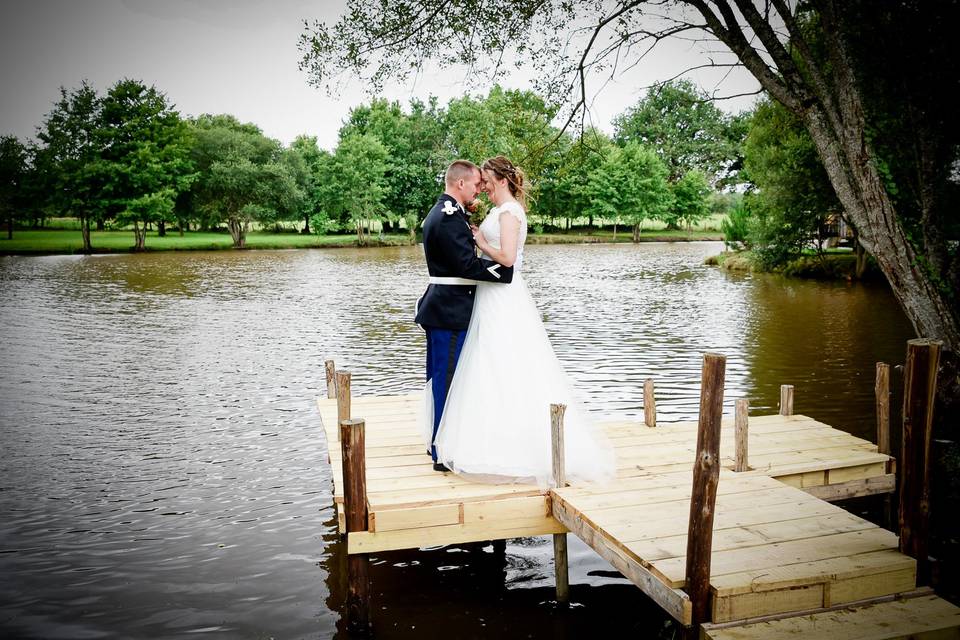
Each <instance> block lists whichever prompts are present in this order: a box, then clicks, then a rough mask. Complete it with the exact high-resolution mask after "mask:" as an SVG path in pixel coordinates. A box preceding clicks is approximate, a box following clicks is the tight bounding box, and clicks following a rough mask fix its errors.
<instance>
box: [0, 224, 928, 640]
mask: <svg viewBox="0 0 960 640" xmlns="http://www.w3.org/2000/svg"><path fill="white" fill-rule="evenodd" d="M720 248H721V245H719V244H717V243H678V244H656V243H653V244H644V245H640V246H638V247H634V246H626V245H607V246H575V245H574V246H531V247H529V248H528V249H527V252H526V257H525V274H526V276H527V278H526V279H527V282H528V284H529V286H530V288H531V291H532V293H533V295H534V297H535V299H536V301H537V303H538V306H539V307H540V309H541V311H542V312H543V315H544V318H545V323H546V328H547V331H548V333H549V334H550V337H551V339H552V341H553V344H554V347H555V350H556V352H557V355H558V356H559V357H560V359H561V361H562V362H563V363H564V366H565V367H566V368H567V370H568V371H569V373H570V375H571V377H572V378H573V380H574V382H575V384H576V386H577V387H578V388H579V389H580V390H581V391H582V392H583V393H584V396H585V401H586V404H587V407H588V409H590V410H591V411H592V412H594V413H595V414H596V415H597V416H598V417H599V416H604V415H617V416H630V417H634V418H637V417H639V416H640V415H641V411H642V406H641V398H642V387H643V381H644V379H645V378H648V377H653V378H655V380H656V385H657V399H658V403H657V406H658V410H659V413H660V416H659V420H660V421H661V422H671V421H677V420H690V419H694V418H695V417H696V415H697V402H698V397H699V380H700V366H701V358H702V354H703V352H705V351H717V352H720V353H723V354H725V355H727V358H728V360H727V393H726V411H727V412H728V413H732V408H733V402H734V400H735V399H736V398H737V397H748V398H749V399H750V401H751V406H752V409H753V411H754V412H755V413H759V412H767V411H773V410H775V407H776V403H777V399H778V397H779V396H778V387H779V385H780V384H782V383H791V384H794V385H795V386H796V393H797V399H796V409H797V411H798V412H801V413H806V414H808V415H811V416H814V417H816V418H818V419H821V420H824V421H827V422H830V423H832V424H835V425H837V426H840V427H842V428H844V429H848V430H850V431H852V432H854V433H857V434H858V435H862V436H864V437H868V438H871V439H872V437H873V435H872V428H873V427H872V424H873V422H872V420H873V418H872V415H873V413H872V412H873V390H872V389H873V367H874V363H875V362H876V361H877V360H886V361H888V362H890V363H891V364H898V363H900V362H902V359H903V351H904V341H905V340H906V339H907V338H909V337H911V335H910V334H911V332H910V328H909V326H908V325H907V323H906V321H905V320H904V319H903V316H902V314H901V313H900V312H899V309H898V308H897V305H896V303H895V301H894V300H893V298H892V296H891V295H890V294H889V292H888V291H886V290H885V289H884V288H882V287H878V286H871V285H855V286H850V285H846V284H840V285H837V284H821V283H814V282H804V281H787V280H783V279H780V278H775V277H766V276H752V275H746V276H744V275H735V274H727V273H724V272H722V271H720V270H718V269H716V268H711V267H705V266H703V265H702V261H703V258H704V257H706V256H707V255H710V254H712V253H716V252H718V251H719V250H720ZM425 277H426V276H425V273H424V267H423V258H422V251H421V249H420V248H419V247H398V248H385V249H370V250H365V251H355V250H349V249H347V250H324V251H281V252H269V251H257V252H254V251H250V252H229V251H223V252H212V253H194V252H190V253H184V254H177V253H157V254H147V255H141V256H132V255H117V256H94V257H72V256H60V257H45V258H0V289H2V294H3V295H2V296H0V326H2V327H4V342H3V344H2V347H0V348H2V354H3V363H4V366H3V367H0V448H2V451H3V456H0V513H2V514H3V517H2V518H0V630H2V631H3V632H4V634H5V636H9V637H44V638H100V637H117V636H121V637H153V638H167V637H169V638H174V637H183V636H184V635H186V634H194V633H203V634H204V635H214V636H218V637H228V638H234V637H237V638H267V637H278V638H326V637H332V636H335V635H336V636H341V637H343V636H345V632H344V630H343V628H342V625H343V622H342V620H341V617H342V612H343V603H344V593H345V587H346V585H345V577H344V571H343V566H342V565H343V547H342V544H341V543H340V541H339V539H338V535H337V533H336V526H335V522H334V520H333V507H332V496H331V490H332V480H331V471H330V468H329V466H328V465H327V464H326V463H325V452H326V449H325V443H324V442H323V435H322V431H321V430H320V428H319V424H318V417H317V414H316V408H315V405H314V397H315V395H316V394H317V391H318V390H319V389H322V388H323V387H324V372H323V360H324V359H325V358H331V357H332V358H334V359H335V360H336V362H337V365H338V367H339V368H341V369H344V370H349V371H351V372H352V373H353V381H352V382H353V390H354V393H356V394H391V393H411V392H414V391H416V390H418V389H420V388H421V387H422V384H423V373H422V370H423V360H424V342H423V334H422V332H421V331H420V330H419V329H418V328H417V327H416V326H415V325H413V323H412V322H411V318H412V315H413V307H414V303H415V302H416V300H417V298H418V297H419V296H420V294H421V293H422V291H423V289H424V286H425ZM893 387H894V389H897V388H898V387H897V384H896V382H895V383H894V385H893ZM893 406H894V407H896V406H898V401H897V400H896V399H895V400H894V402H893ZM570 571H571V576H570V578H571V594H572V601H573V603H574V604H573V606H571V607H570V608H569V609H560V608H557V607H556V605H555V603H554V602H553V597H554V594H553V588H554V582H553V569H552V547H551V544H550V539H549V538H531V539H524V540H512V541H510V543H509V544H508V545H507V548H506V553H505V554H504V555H502V556H497V554H494V553H493V551H492V548H491V547H487V548H486V549H482V548H481V549H478V548H475V547H474V546H471V545H462V546H453V547H444V548H439V549H428V550H424V551H419V552H418V551H397V552H391V553H383V554H378V555H377V556H376V557H375V559H374V561H373V566H372V568H371V575H372V581H373V582H372V585H373V603H374V608H373V618H374V624H375V631H376V634H377V636H378V637H381V638H419V637H424V636H425V635H435V634H439V633H442V634H444V635H446V636H450V637H458V638H471V637H476V638H487V637H498V638H502V640H508V639H512V638H528V637H555V638H566V637H570V638H572V637H582V636H586V635H595V634H597V633H604V632H608V633H609V634H610V635H613V636H622V635H625V633H631V634H633V635H636V636H639V637H652V638H658V637H662V638H667V637H670V635H671V633H672V632H673V627H672V626H671V624H670V622H669V620H668V619H667V617H666V616H665V615H664V614H663V613H662V612H661V611H660V609H659V608H658V607H657V606H656V605H654V604H653V603H652V602H651V601H649V600H647V599H646V598H645V597H644V596H643V595H642V594H641V593H640V591H639V590H638V589H636V588H635V587H634V586H632V585H631V584H629V583H628V582H627V581H626V580H625V579H624V578H623V577H622V576H620V575H619V574H618V573H617V572H615V571H613V570H612V569H611V567H610V566H609V564H607V563H606V562H605V561H604V560H602V559H600V558H599V557H598V556H596V554H594V553H593V552H592V551H591V550H590V549H588V548H587V547H585V546H584V545H583V544H582V543H581V542H580V541H579V540H578V539H576V538H575V537H573V536H571V537H570Z"/></svg>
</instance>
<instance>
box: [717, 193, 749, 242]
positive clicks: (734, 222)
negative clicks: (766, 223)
mask: <svg viewBox="0 0 960 640" xmlns="http://www.w3.org/2000/svg"><path fill="white" fill-rule="evenodd" d="M720 229H721V231H723V242H724V244H726V245H727V248H728V249H744V248H745V249H749V248H750V242H749V236H750V209H749V208H748V207H747V203H746V202H745V201H744V199H743V198H741V199H740V201H739V202H737V204H736V205H735V206H734V207H733V209H731V210H730V213H729V214H728V216H727V218H726V219H725V220H724V221H723V222H721V223H720Z"/></svg>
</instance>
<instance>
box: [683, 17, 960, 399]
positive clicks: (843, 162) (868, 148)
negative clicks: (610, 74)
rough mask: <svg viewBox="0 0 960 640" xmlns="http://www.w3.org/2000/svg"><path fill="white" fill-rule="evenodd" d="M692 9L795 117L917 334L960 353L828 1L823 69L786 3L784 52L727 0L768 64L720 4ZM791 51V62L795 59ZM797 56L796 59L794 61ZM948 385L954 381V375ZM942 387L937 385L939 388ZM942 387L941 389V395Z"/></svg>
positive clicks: (761, 25)
mask: <svg viewBox="0 0 960 640" xmlns="http://www.w3.org/2000/svg"><path fill="white" fill-rule="evenodd" d="M687 2H688V3H689V4H691V5H693V6H694V7H696V8H697V10H698V11H700V13H701V14H702V15H703V17H704V18H705V20H706V22H707V27H708V29H709V31H710V32H711V33H713V35H715V36H716V37H717V38H719V39H720V40H722V41H723V42H724V43H725V44H726V45H727V46H728V47H730V50H731V51H733V52H734V53H735V54H736V55H737V56H738V57H739V58H740V61H741V62H742V63H743V64H744V66H745V67H746V68H747V69H748V70H749V71H750V72H751V73H752V74H753V75H754V77H756V79H757V80H758V81H759V82H760V84H761V86H763V88H764V89H766V90H767V91H768V92H769V93H770V95H771V96H772V97H773V98H774V99H775V100H777V101H778V102H780V103H781V104H783V105H784V106H785V107H786V108H787V109H789V110H790V111H792V112H793V113H795V114H797V116H799V117H800V118H801V120H802V121H803V123H804V124H805V126H806V128H807V130H808V131H809V133H810V136H811V138H813V141H814V144H815V145H816V147H817V151H818V152H819V154H820V157H821V159H822V161H823V165H824V167H825V169H826V171H827V176H828V177H829V179H830V183H831V184H832V185H833V188H834V190H835V191H836V193H837V196H838V198H839V199H840V202H841V203H842V204H843V207H844V209H845V213H846V216H847V218H848V219H849V220H850V221H851V222H852V223H853V224H854V226H856V228H857V230H858V231H859V233H860V241H861V242H862V244H863V246H864V248H865V249H866V250H867V251H869V252H870V253H872V254H873V256H874V258H875V259H876V261H877V264H878V265H879V267H880V269H881V270H882V271H883V273H884V275H885V276H886V278H887V280H888V281H889V283H890V286H891V288H892V289H893V292H894V295H895V296H896V297H897V300H898V301H899V302H900V304H901V306H902V307H903V310H904V313H905V314H906V316H907V318H908V319H909V320H910V322H911V323H912V324H913V326H914V329H915V330H916V332H917V334H918V335H919V336H922V337H925V338H933V339H938V340H942V341H943V343H944V347H945V348H946V350H947V351H949V352H950V353H951V354H953V355H950V354H945V360H950V359H951V358H952V357H955V355H956V354H957V352H958V350H960V327H958V324H957V318H956V317H954V315H953V313H952V310H951V309H950V306H949V304H948V303H947V301H946V300H945V298H944V296H943V294H942V293H941V292H940V290H939V289H938V288H937V286H936V285H935V284H934V282H933V280H932V278H931V277H930V275H929V274H928V273H927V272H925V271H924V266H922V265H923V264H924V262H925V261H924V260H922V259H920V256H918V255H917V252H916V250H915V249H914V247H913V245H912V244H911V243H910V240H909V239H908V238H907V236H906V233H905V232H904V229H903V226H902V225H901V224H900V220H899V218H898V216H897V212H896V210H895V207H894V205H893V201H892V199H891V198H890V194H889V193H888V192H887V190H886V188H885V187H884V184H883V181H882V179H881V177H880V174H879V172H878V170H877V166H876V163H875V161H874V158H875V157H876V156H875V152H874V150H873V146H872V145H871V143H870V141H869V140H868V137H867V126H866V120H865V117H864V109H863V104H862V98H861V95H860V89H859V86H858V85H857V81H856V78H855V75H854V70H853V63H852V61H851V59H850V57H849V54H848V52H847V50H846V45H845V44H844V42H843V41H842V39H841V35H840V28H839V25H838V22H837V16H836V15H835V6H834V2H833V0H821V1H819V2H816V3H815V8H816V9H817V11H818V14H819V17H820V19H821V24H820V31H821V33H822V34H823V36H824V40H825V47H824V48H825V53H826V56H827V58H828V61H829V72H825V71H824V70H823V68H822V66H823V65H821V64H820V62H819V60H818V59H817V58H815V57H814V56H813V54H812V53H811V52H810V50H809V48H808V47H807V45H806V42H805V41H804V39H803V37H802V35H801V30H800V27H799V26H798V24H797V23H796V22H795V21H794V20H793V16H791V15H790V12H789V5H787V4H786V3H784V2H779V3H775V4H776V6H777V10H778V12H780V13H781V14H786V16H787V18H786V19H787V24H786V27H787V30H788V31H789V33H790V38H791V44H792V46H793V50H792V51H788V50H787V49H786V48H785V47H784V46H783V44H782V43H781V42H780V41H779V39H778V34H777V32H776V31H775V30H774V29H773V28H772V27H771V26H770V24H769V23H768V22H767V21H766V18H765V17H764V16H763V15H762V14H761V13H760V11H759V10H758V9H757V7H756V6H755V5H753V4H752V3H750V2H749V0H735V4H736V5H737V9H738V10H739V12H740V14H741V15H742V16H743V17H744V18H745V19H746V20H747V21H748V22H749V23H750V25H751V27H752V28H753V29H754V31H755V33H756V37H757V38H758V39H759V40H760V42H761V43H762V44H763V46H764V47H765V48H766V50H767V52H768V54H769V56H770V57H771V59H772V60H773V62H774V64H775V65H776V68H775V69H774V68H771V67H770V66H769V65H768V62H767V61H766V60H764V58H762V57H761V56H760V55H759V54H758V53H757V51H756V50H755V49H754V45H753V44H752V43H751V42H750V41H748V39H747V37H746V36H745V34H744V32H743V31H742V29H741V27H740V26H739V19H738V16H737V15H736V13H735V12H734V11H733V9H732V8H731V6H730V4H729V3H728V2H715V3H714V5H715V6H716V8H717V10H718V11H719V12H720V13H719V15H717V14H715V13H714V12H713V9H712V8H711V7H710V6H709V5H708V4H707V3H706V2H704V1H703V0H687ZM794 56H796V59H795V57H794ZM797 59H799V60H801V62H800V66H798V63H797ZM952 384H953V386H954V387H958V386H960V383H958V381H957V380H955V379H954V380H953V382H952ZM941 386H942V385H941ZM942 391H943V389H941V392H942Z"/></svg>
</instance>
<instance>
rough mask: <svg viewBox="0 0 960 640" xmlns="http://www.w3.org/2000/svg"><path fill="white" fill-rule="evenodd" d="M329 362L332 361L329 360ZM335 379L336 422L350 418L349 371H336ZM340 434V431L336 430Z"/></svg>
mask: <svg viewBox="0 0 960 640" xmlns="http://www.w3.org/2000/svg"><path fill="white" fill-rule="evenodd" d="M331 362H333V361H332V360H331ZM334 379H335V388H336V389H335V395H336V398H337V424H340V423H341V422H343V421H344V420H349V419H350V372H349V371H337V372H336V375H335V376H334ZM337 436H338V437H339V436H340V431H339V430H338V431H337Z"/></svg>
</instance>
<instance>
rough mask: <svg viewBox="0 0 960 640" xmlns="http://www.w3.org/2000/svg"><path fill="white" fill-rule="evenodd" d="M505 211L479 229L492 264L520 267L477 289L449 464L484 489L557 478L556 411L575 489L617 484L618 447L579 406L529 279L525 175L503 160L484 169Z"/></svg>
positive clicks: (456, 386) (450, 427)
mask: <svg viewBox="0 0 960 640" xmlns="http://www.w3.org/2000/svg"><path fill="white" fill-rule="evenodd" d="M483 181H484V191H485V192H486V193H487V195H488V196H489V198H490V201H491V202H492V203H493V204H494V205H495V206H494V207H493V209H491V210H490V212H489V213H488V214H487V216H486V218H485V219H484V221H483V223H482V224H481V225H480V227H479V229H476V230H475V232H474V237H475V239H476V242H477V246H478V247H479V248H480V250H481V251H483V253H484V254H485V257H488V258H490V259H491V260H494V261H496V262H499V263H500V264H502V265H505V266H513V274H514V275H513V282H512V283H510V284H499V283H491V284H485V283H480V284H478V285H477V292H476V301H475V303H474V310H473V315H472V317H471V319H470V325H469V328H468V329H467V336H466V340H465V342H464V344H463V352H462V354H461V356H460V362H459V364H458V365H457V368H456V372H455V373H454V375H453V380H452V381H451V383H450V391H449V394H448V396H447V401H446V404H445V406H444V410H443V414H442V419H441V422H440V426H439V429H438V431H437V437H436V440H435V443H436V446H437V455H438V457H439V460H440V461H441V462H442V463H443V464H445V465H446V466H447V467H449V468H450V469H451V470H452V471H454V472H456V473H458V474H461V475H464V476H468V477H470V478H471V479H475V480H478V481H482V482H536V483H537V484H538V485H540V486H543V487H545V486H548V485H549V484H550V482H551V476H552V461H551V428H550V404H551V403H563V404H566V405H567V410H566V414H565V416H564V441H565V447H564V448H565V449H566V461H565V462H566V475H567V479H568V480H569V481H571V482H576V481H578V480H579V481H584V480H586V481H605V480H610V479H612V478H613V474H614V456H613V449H612V447H611V446H610V444H609V443H608V442H607V441H606V439H605V438H603V437H602V435H601V434H600V433H599V430H598V429H596V430H595V429H594V427H593V425H592V424H591V423H590V421H589V419H588V416H587V415H586V412H585V410H584V409H583V408H582V407H581V406H580V405H579V404H578V403H577V402H576V401H575V400H574V397H573V392H572V389H571V387H570V383H569V381H568V379H567V376H566V374H565V373H564V371H563V368H562V367H561V365H560V362H559V361H558V360H557V356H556V354H554V352H553V347H551V346H550V340H549V338H548V337H547V333H546V330H545V329H544V327H543V322H542V320H541V319H540V312H539V310H538V309H537V307H536V304H535V303H534V301H533V298H532V297H531V296H530V291H529V290H528V289H527V285H526V284H525V283H524V280H523V275H522V266H523V246H524V243H525V241H526V238H527V216H526V212H525V210H524V206H523V203H524V201H525V191H524V179H523V172H522V171H521V170H520V169H519V168H517V167H515V166H514V165H513V163H511V162H510V160H508V159H507V158H505V157H503V156H497V157H495V158H491V159H490V160H487V161H486V162H485V163H484V164H483Z"/></svg>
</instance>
